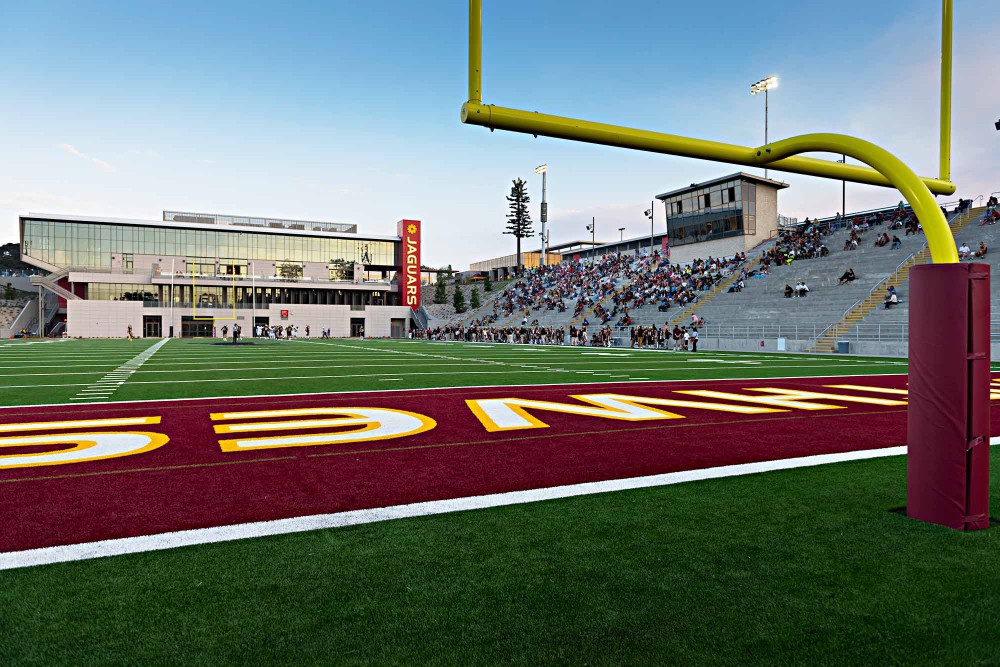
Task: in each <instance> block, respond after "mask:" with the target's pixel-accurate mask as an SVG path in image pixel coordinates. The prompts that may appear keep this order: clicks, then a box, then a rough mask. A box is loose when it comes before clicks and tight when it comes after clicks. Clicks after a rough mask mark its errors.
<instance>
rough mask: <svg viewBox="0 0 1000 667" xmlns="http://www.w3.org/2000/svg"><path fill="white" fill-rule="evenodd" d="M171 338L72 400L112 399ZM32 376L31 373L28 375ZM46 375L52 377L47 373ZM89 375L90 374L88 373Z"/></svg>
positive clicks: (149, 348) (156, 344) (92, 384)
mask: <svg viewBox="0 0 1000 667" xmlns="http://www.w3.org/2000/svg"><path fill="white" fill-rule="evenodd" d="M170 340H171V339H170V338H164V339H163V340H161V341H160V342H159V343H155V344H153V345H150V346H149V347H147V348H146V349H145V350H143V351H142V352H140V353H139V354H137V355H135V356H134V357H132V358H131V359H129V360H128V361H126V362H125V363H123V364H122V365H121V366H119V367H118V368H116V369H115V370H113V371H110V372H108V373H107V374H105V375H104V377H102V378H101V379H100V380H98V381H97V382H94V383H91V384H89V385H87V388H86V389H82V390H81V391H79V392H78V393H77V395H76V396H74V397H73V398H71V399H70V400H72V401H82V400H90V399H94V398H110V396H111V394H113V393H114V392H115V390H116V389H118V387H119V386H120V385H123V384H125V380H127V379H128V378H129V377H130V376H131V375H132V374H133V373H135V372H136V371H137V370H139V369H140V368H141V367H142V365H143V364H144V363H146V361H147V360H148V359H149V358H150V357H151V356H153V355H154V354H156V351H157V350H159V349H160V348H161V347H163V346H164V345H166V344H167V343H169V342H170ZM28 375H30V373H29V374H28ZM44 375H50V374H49V373H45V374H44ZM88 375H89V373H88Z"/></svg>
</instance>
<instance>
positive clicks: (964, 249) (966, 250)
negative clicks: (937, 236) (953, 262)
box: [958, 241, 972, 260]
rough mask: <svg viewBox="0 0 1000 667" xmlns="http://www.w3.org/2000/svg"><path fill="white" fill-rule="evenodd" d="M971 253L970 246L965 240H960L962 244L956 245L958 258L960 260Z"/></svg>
mask: <svg viewBox="0 0 1000 667" xmlns="http://www.w3.org/2000/svg"><path fill="white" fill-rule="evenodd" d="M971 254H972V248H970V247H969V244H968V243H966V242H965V241H962V245H960V246H958V258H959V259H960V260H962V259H965V258H966V257H968V256H969V255H971Z"/></svg>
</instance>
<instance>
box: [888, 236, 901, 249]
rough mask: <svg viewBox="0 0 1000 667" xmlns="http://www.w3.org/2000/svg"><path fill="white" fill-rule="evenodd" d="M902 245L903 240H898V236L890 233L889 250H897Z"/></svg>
mask: <svg viewBox="0 0 1000 667" xmlns="http://www.w3.org/2000/svg"><path fill="white" fill-rule="evenodd" d="M902 246H903V242H902V241H900V240H899V237H898V236H896V235H895V234H893V235H892V245H891V246H889V250H899V249H900V248H901V247H902Z"/></svg>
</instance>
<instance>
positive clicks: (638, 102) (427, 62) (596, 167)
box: [0, 0, 1000, 267]
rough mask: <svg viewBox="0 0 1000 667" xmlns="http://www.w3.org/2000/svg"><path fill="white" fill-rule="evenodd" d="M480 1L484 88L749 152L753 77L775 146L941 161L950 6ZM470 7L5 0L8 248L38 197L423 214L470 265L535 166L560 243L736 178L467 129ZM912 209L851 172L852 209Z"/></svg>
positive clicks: (2, 140)
mask: <svg viewBox="0 0 1000 667" xmlns="http://www.w3.org/2000/svg"><path fill="white" fill-rule="evenodd" d="M484 4H485V10H484V24H485V53H484V71H485V77H484V86H483V87H484V97H485V100H486V101H487V102H492V103H496V104H501V105H504V106H513V107H519V108H527V109H537V110H539V111H544V112H548V113H555V114H563V115H571V116H576V117H580V118H585V119H588V120H597V121H604V122H611V123H616V124H620V125H627V126H632V127H639V128H643V129H651V130H662V131H665V132H670V133H675V134H682V135H688V136H696V137H703V138H709V139H717V140H721V141H727V142H733V143H740V144H746V145H756V144H758V143H762V140H763V115H764V113H763V112H764V110H763V100H762V99H761V98H760V97H751V96H750V95H749V93H748V88H749V84H750V83H752V82H754V81H756V80H757V79H759V78H762V77H764V76H767V75H771V74H777V75H779V76H780V78H781V86H780V88H779V89H778V90H776V91H774V92H773V93H772V95H771V138H772V139H776V138H781V137H785V136H791V135H793V134H800V133H804V132H816V131H827V132H845V133H849V134H855V135H857V136H861V137H863V138H866V139H869V140H872V141H874V142H876V143H878V144H880V145H883V146H884V147H886V148H888V149H889V150H891V151H893V152H895V153H896V154H897V155H899V156H900V157H902V158H903V159H904V160H905V161H907V162H908V163H909V164H910V165H911V166H913V167H914V168H915V169H916V170H917V171H918V172H919V173H921V174H923V175H936V173H937V95H938V92H937V89H938V67H939V64H938V63H939V48H940V46H939V43H940V2H939V0H879V1H878V2H870V1H860V0H838V1H836V2H833V1H820V0H815V1H814V0H796V1H794V2H793V1H791V0H785V1H776V2H772V3H768V5H767V6H768V7H769V8H770V9H771V10H772V11H773V15H771V16H767V17H764V16H762V14H761V12H760V4H759V3H750V2H746V1H745V0H742V1H729V0H717V1H716V2H713V3H689V2H662V1H660V2H648V1H643V0H622V1H621V2H618V3H608V2H596V1H584V2H575V3H572V4H570V3H566V2H555V1H550V0H534V1H533V2H527V1H523V0H508V1H507V2H503V3H501V2H497V1H496V0H485V3H484ZM957 4H958V5H959V6H958V8H957V10H956V49H955V72H956V88H955V96H954V99H955V135H954V136H955V147H954V155H953V164H954V179H955V180H956V182H957V183H958V185H959V193H960V194H962V195H963V196H976V195H979V194H988V193H989V192H990V191H995V190H1000V133H998V132H996V131H995V130H994V128H993V122H994V121H996V120H997V118H998V117H1000V85H998V81H1000V75H998V74H997V72H1000V49H997V48H996V44H995V35H997V34H1000V16H998V14H1000V12H997V11H996V9H997V7H996V2H995V0H961V1H960V2H958V3H957ZM609 7H613V8H614V11H610V10H609ZM466 22H467V3H466V2H464V1H462V0H454V1H444V0H430V1H425V2H412V1H411V2H341V1H339V0H331V1H328V2H317V3H305V2H300V3H296V2H290V3H282V4H279V3H267V4H257V3H253V2H238V3H237V2H233V3H195V2H174V3H151V2H149V3H147V2H128V3H115V2H101V3H91V2H44V1H42V0H36V1H32V2H15V1H9V2H5V3H0V62H2V63H3V65H2V67H0V100H2V102H0V127H2V131H0V155H2V156H3V160H0V242H5V241H9V240H15V239H16V220H17V215H18V213H24V212H27V211H29V210H31V211H48V212H64V213H83V214H102V215H111V216H121V217H141V218H159V216H160V211H161V210H162V209H164V208H167V209H179V210H196V211H202V210H203V211H214V212H223V213H234V214H254V215H273V216H284V217H292V218H305V219H319V220H336V221H347V222H356V223H358V224H359V225H361V227H362V229H363V230H365V231H370V232H372V233H378V234H387V233H392V232H393V230H394V222H395V220H397V219H399V218H403V217H412V218H420V219H422V220H424V221H425V230H426V232H425V233H426V241H425V250H424V255H425V261H426V262H427V263H429V264H434V265H440V264H447V263H452V264H454V265H455V266H457V267H465V266H466V265H467V264H468V262H469V261H475V260H477V259H482V258H485V257H488V256H495V255H498V254H501V253H506V252H508V251H510V252H513V240H512V239H511V238H510V237H506V236H501V231H502V227H503V221H504V216H505V206H506V202H505V200H504V197H505V195H506V194H507V191H508V190H509V187H510V181H511V179H513V178H516V177H519V176H520V177H523V178H526V179H528V181H529V192H530V194H531V195H532V198H533V206H534V207H535V208H534V211H535V217H536V218H537V203H538V201H539V200H540V194H541V184H540V182H539V177H536V176H535V175H534V173H533V169H534V167H535V166H536V165H538V164H541V163H543V162H547V163H548V164H549V165H550V168H551V171H550V174H549V176H550V178H549V201H550V211H551V213H550V222H551V228H552V241H553V242H554V243H555V242H560V241H565V240H569V239H574V238H582V237H584V236H585V235H586V232H585V230H584V226H585V225H586V223H587V222H589V220H590V218H591V216H596V218H597V224H598V236H599V237H602V238H605V239H608V240H610V239H612V238H616V237H617V235H618V232H617V229H618V227H621V226H625V227H627V230H626V235H628V234H632V235H637V234H642V233H644V232H648V222H646V220H645V218H644V217H643V215H642V211H643V210H644V209H645V208H647V207H648V202H649V201H650V199H651V198H652V197H653V196H654V195H655V194H657V193H659V192H664V191H667V190H670V189H674V188H676V187H680V186H683V185H686V184H688V183H691V182H695V181H698V180H703V179H708V178H713V177H716V176H721V175H724V174H728V173H732V172H735V171H738V170H739V168H737V167H734V166H730V165H721V164H713V163H708V162H701V161H696V160H689V159H683V158H675V157H669V156H661V155H647V154H643V153H636V152H630V151H625V150H621V149H613V148H606V147H600V146H589V145H585V144H576V143H571V142H562V141H558V140H554V139H545V138H539V139H534V138H532V137H526V136H522V135H516V134H508V133H502V132H495V133H492V134H491V133H490V132H488V131H486V130H484V129H482V128H475V127H467V126H463V125H461V124H460V123H459V120H458V118H459V108H460V106H461V103H462V101H464V99H465V96H466V72H465V67H466V40H467V35H466ZM990 35H993V37H990ZM773 173H774V172H772V174H773ZM780 178H782V179H783V180H786V181H788V182H789V183H790V184H791V186H792V187H791V188H790V189H788V190H786V191H784V192H783V193H782V199H781V202H780V210H781V212H782V213H783V214H785V215H792V216H798V217H805V216H806V215H812V216H815V215H829V214H832V213H835V212H836V211H838V210H839V208H840V184H839V182H831V181H823V180H819V179H813V178H808V177H801V176H795V175H782V176H780ZM898 200H899V195H898V194H897V193H895V192H894V191H890V190H886V189H882V188H874V187H867V186H860V185H850V184H849V185H848V209H849V210H858V209H862V208H868V207H872V206H877V205H881V204H890V203H895V202H896V201H898ZM660 220H662V218H660ZM661 224H662V223H661ZM508 246H509V247H508Z"/></svg>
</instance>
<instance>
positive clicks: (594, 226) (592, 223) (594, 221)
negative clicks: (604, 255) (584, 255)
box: [587, 217, 597, 256]
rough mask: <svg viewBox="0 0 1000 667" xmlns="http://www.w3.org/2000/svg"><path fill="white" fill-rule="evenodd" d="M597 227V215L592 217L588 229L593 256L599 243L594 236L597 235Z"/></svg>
mask: <svg viewBox="0 0 1000 667" xmlns="http://www.w3.org/2000/svg"><path fill="white" fill-rule="evenodd" d="M595 229H597V218H596V217H592V218H591V219H590V224H589V225H587V231H588V232H590V254H591V256H593V254H594V247H595V246H596V245H597V241H595V240H594V238H595V236H596V232H595V231H594V230H595Z"/></svg>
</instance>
